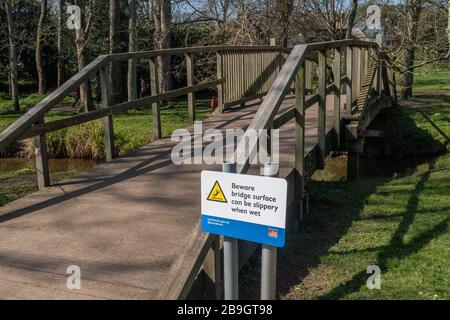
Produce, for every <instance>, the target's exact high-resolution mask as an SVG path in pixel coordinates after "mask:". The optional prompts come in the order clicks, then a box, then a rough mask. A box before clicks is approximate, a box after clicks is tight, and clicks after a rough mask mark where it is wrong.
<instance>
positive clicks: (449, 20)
mask: <svg viewBox="0 0 450 320" xmlns="http://www.w3.org/2000/svg"><path fill="white" fill-rule="evenodd" d="M447 14H448V22H447V39H448V52H447V55H448V65H449V67H450V1H448V11H447Z"/></svg>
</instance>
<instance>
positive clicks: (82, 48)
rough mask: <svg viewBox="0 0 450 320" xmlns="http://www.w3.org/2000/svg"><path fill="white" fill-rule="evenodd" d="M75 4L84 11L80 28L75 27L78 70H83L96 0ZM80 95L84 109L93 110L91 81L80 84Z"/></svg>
mask: <svg viewBox="0 0 450 320" xmlns="http://www.w3.org/2000/svg"><path fill="white" fill-rule="evenodd" d="M74 4H76V5H78V6H79V7H80V8H81V12H82V14H81V17H80V20H81V21H80V22H81V25H80V28H76V29H75V44H76V53H77V64H78V71H81V69H83V68H84V67H85V66H86V64H87V62H88V57H87V44H88V37H89V32H90V30H91V26H92V19H93V15H94V10H95V0H74ZM80 96H81V103H82V105H83V107H84V110H85V111H86V112H88V111H91V110H93V109H94V103H93V101H92V91H91V85H90V82H89V81H87V82H85V83H83V84H82V85H81V86H80Z"/></svg>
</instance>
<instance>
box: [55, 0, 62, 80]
mask: <svg viewBox="0 0 450 320" xmlns="http://www.w3.org/2000/svg"><path fill="white" fill-rule="evenodd" d="M62 16H63V0H58V27H57V28H58V31H57V51H58V57H57V62H56V68H57V84H58V87H59V86H61V84H62V81H63V67H62Z"/></svg>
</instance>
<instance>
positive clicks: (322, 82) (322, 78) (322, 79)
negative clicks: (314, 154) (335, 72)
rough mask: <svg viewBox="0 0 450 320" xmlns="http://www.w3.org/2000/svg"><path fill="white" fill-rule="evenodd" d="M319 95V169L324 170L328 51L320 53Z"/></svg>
mask: <svg viewBox="0 0 450 320" xmlns="http://www.w3.org/2000/svg"><path fill="white" fill-rule="evenodd" d="M318 58H319V59H318V60H319V65H318V95H319V111H318V119H317V122H318V125H317V130H318V132H317V135H318V143H317V144H318V147H319V151H318V159H317V160H318V161H317V167H318V168H319V169H323V167H324V163H325V117H326V104H327V96H326V51H319V52H318Z"/></svg>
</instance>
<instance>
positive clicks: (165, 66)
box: [153, 0, 172, 92]
mask: <svg viewBox="0 0 450 320" xmlns="http://www.w3.org/2000/svg"><path fill="white" fill-rule="evenodd" d="M153 4H154V7H153V18H154V21H155V44H156V49H167V48H170V27H171V26H170V25H171V22H172V7H171V2H170V0H154V3H153ZM157 62H158V79H159V88H160V90H161V92H167V91H169V90H170V87H171V76H170V56H163V57H161V56H159V57H158V59H157Z"/></svg>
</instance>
